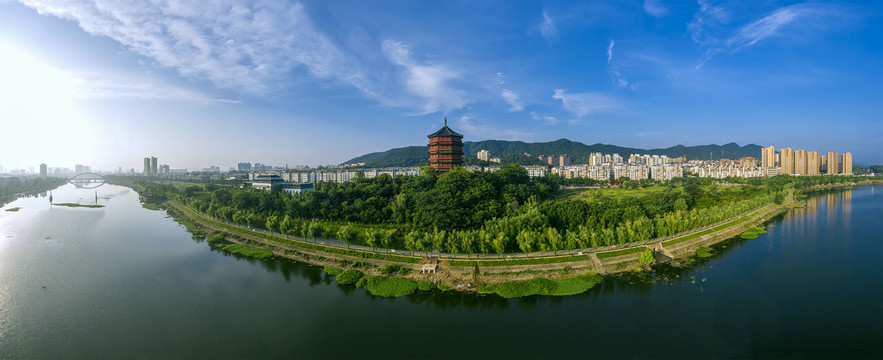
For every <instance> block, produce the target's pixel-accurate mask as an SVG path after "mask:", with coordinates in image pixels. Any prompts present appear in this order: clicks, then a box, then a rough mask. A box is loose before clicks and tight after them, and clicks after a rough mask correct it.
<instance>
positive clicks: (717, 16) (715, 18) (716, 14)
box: [687, 0, 730, 44]
mask: <svg viewBox="0 0 883 360" xmlns="http://www.w3.org/2000/svg"><path fill="white" fill-rule="evenodd" d="M698 3H699V11H698V12H696V14H695V15H693V20H692V21H690V23H689V24H687V30H688V31H689V32H690V38H691V39H693V41H694V42H696V43H698V44H707V43H710V42H714V41H716V39H714V38H713V37H709V35H708V32H713V31H714V29H716V28H717V27H718V26H719V25H720V24H725V23H727V22H728V21H729V17H730V13H729V12H728V11H727V10H726V8H724V7H723V5H714V4H712V3H711V1H710V0H698Z"/></svg>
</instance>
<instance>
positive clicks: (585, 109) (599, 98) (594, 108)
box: [552, 89, 621, 117]
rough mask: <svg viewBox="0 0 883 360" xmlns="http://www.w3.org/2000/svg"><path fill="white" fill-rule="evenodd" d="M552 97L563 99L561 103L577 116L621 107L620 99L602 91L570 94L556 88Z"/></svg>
mask: <svg viewBox="0 0 883 360" xmlns="http://www.w3.org/2000/svg"><path fill="white" fill-rule="evenodd" d="M552 98H554V99H558V100H561V105H563V106H564V108H565V109H566V110H567V111H570V112H571V113H573V114H574V115H576V116H577V117H583V116H585V115H589V114H595V113H598V112H607V111H611V110H614V109H617V108H620V107H621V104H620V102H619V100H617V99H616V98H614V97H612V96H610V95H607V94H602V93H591V92H589V93H575V94H568V93H567V91H566V90H563V89H556V90H555V94H554V95H552Z"/></svg>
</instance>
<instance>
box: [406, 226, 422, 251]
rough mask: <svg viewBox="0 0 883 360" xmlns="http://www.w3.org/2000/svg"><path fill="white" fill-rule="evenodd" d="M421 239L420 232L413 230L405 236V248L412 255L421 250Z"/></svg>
mask: <svg viewBox="0 0 883 360" xmlns="http://www.w3.org/2000/svg"><path fill="white" fill-rule="evenodd" d="M420 238H421V236H420V233H419V232H417V231H413V230H412V231H410V232H408V233H407V234H405V248H406V249H408V250H410V251H411V252H412V253H414V252H417V251H418V250H420V248H421V243H420Z"/></svg>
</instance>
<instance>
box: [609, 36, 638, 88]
mask: <svg viewBox="0 0 883 360" xmlns="http://www.w3.org/2000/svg"><path fill="white" fill-rule="evenodd" d="M613 45H614V42H613V40H610V43H609V45H607V73H608V74H610V78H611V79H612V80H613V84H614V85H615V86H616V87H618V88H630V89H632V90H634V89H635V84H632V83H629V81H628V80H627V79H626V78H625V76H624V75H623V74H622V72H621V71H619V69H617V68H616V66H615V65H614V64H613Z"/></svg>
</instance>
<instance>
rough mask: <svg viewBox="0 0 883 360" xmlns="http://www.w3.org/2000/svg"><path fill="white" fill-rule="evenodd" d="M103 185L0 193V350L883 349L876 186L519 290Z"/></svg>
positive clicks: (397, 354)
mask: <svg viewBox="0 0 883 360" xmlns="http://www.w3.org/2000/svg"><path fill="white" fill-rule="evenodd" d="M95 195H96V191H95V190H79V189H75V188H73V187H72V186H70V185H66V186H63V187H61V188H58V189H56V190H54V191H53V196H54V201H55V202H57V203H61V202H79V203H83V204H92V203H95V202H96V199H95ZM97 195H98V199H97V203H98V204H102V205H106V207H105V208H101V209H88V208H64V207H57V206H55V207H51V208H50V206H49V200H48V197H35V198H26V199H19V200H16V201H15V202H13V203H10V204H7V205H6V206H5V207H4V209H6V208H10V207H21V210H20V211H18V212H6V211H0V358H157V357H162V358H169V357H227V358H255V357H277V358H278V357H285V358H347V357H349V358H414V357H432V358H439V357H442V358H444V357H465V358H487V357H495V358H537V357H543V358H545V357H565V358H587V357H602V358H611V357H628V358H634V357H644V358H660V357H677V358H684V357H701V358H708V357H715V358H734V357H735V358H742V357H773V358H778V357H794V358H813V357H817V358H832V357H833V358H842V357H869V358H880V357H883V266H881V259H883V236H881V234H883V187H879V186H876V187H872V186H860V187H856V188H855V189H854V190H851V191H842V192H841V191H835V192H828V193H819V194H818V195H816V196H813V197H811V198H810V199H809V206H808V207H807V208H806V209H798V210H794V211H791V212H790V213H788V214H785V215H782V216H780V217H779V218H777V219H775V220H773V221H771V222H770V224H769V225H770V226H769V228H768V229H767V230H768V231H769V233H768V234H763V235H761V236H760V237H758V238H757V239H753V240H732V241H730V242H727V243H725V244H722V245H721V246H718V247H717V248H716V249H715V252H716V254H717V255H716V256H714V257H712V258H709V259H703V260H701V261H699V263H698V264H697V265H695V266H693V267H691V268H689V269H681V270H678V269H671V268H665V269H659V272H660V274H661V275H660V276H658V278H659V279H658V280H657V281H651V282H648V281H646V280H644V279H641V278H638V277H635V278H627V277H619V278H608V279H607V280H606V281H605V282H604V283H603V284H602V285H601V286H599V287H596V288H595V289H592V290H590V291H589V292H587V293H585V294H581V295H578V296H572V297H563V298H547V297H530V298H524V299H514V300H508V301H507V300H504V299H501V298H498V297H493V296H485V297H482V296H477V295H461V294H456V293H438V292H435V293H419V294H416V295H412V296H407V297H402V298H396V299H385V298H379V297H374V296H371V295H369V294H367V293H366V291H365V290H362V289H355V288H351V287H343V286H338V285H337V284H336V283H335V282H334V281H333V279H332V278H331V277H330V276H326V275H325V274H324V273H323V272H322V271H320V270H318V269H317V268H314V267H310V266H307V265H303V264H292V263H267V262H260V261H251V260H246V259H238V258H236V257H233V256H228V255H225V254H222V253H220V252H216V251H212V250H211V249H210V248H209V246H208V245H207V244H205V243H197V242H195V241H194V240H192V239H191V237H190V235H189V234H188V233H187V232H186V231H185V230H184V228H183V227H182V226H180V225H178V224H177V223H175V222H173V221H172V220H171V219H170V218H168V217H167V216H166V215H165V213H164V212H162V211H151V210H147V209H143V208H141V206H140V205H139V203H138V199H137V194H136V193H135V192H134V191H132V190H129V189H127V188H123V187H117V186H102V187H101V188H99V189H98V190H97ZM723 246H726V247H723ZM663 275H664V276H663ZM662 278H665V280H663V279H662Z"/></svg>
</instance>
